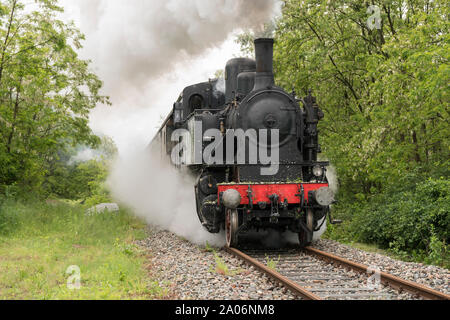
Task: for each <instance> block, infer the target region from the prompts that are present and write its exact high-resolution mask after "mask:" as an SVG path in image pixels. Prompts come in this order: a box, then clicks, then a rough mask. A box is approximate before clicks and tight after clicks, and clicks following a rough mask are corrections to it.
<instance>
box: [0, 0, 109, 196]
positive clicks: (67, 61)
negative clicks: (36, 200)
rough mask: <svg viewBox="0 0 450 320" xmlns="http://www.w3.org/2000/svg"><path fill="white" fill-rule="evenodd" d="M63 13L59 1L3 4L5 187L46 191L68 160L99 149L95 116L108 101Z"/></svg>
mask: <svg viewBox="0 0 450 320" xmlns="http://www.w3.org/2000/svg"><path fill="white" fill-rule="evenodd" d="M61 11H62V8H60V7H59V6H58V5H57V1H56V0H37V1H35V3H27V4H25V2H22V1H19V0H5V1H1V2H0V185H3V186H9V185H13V184H17V185H19V186H20V187H21V188H25V189H28V190H32V191H36V190H37V191H40V186H41V185H42V183H43V182H44V180H45V178H46V177H47V176H48V173H49V170H50V169H51V168H50V165H51V164H52V163H54V162H55V161H57V160H58V159H59V155H60V153H61V152H62V153H65V152H66V151H67V149H68V148H70V147H75V146H77V145H87V146H90V147H95V146H97V145H98V144H99V143H100V139H99V138H98V137H97V136H95V135H94V134H93V133H92V132H91V129H90V128H89V126H88V116H89V112H90V110H91V109H92V108H94V107H95V106H96V105H97V103H108V99H107V98H106V97H104V96H101V95H100V89H101V87H102V82H101V81H100V80H99V79H98V78H97V76H96V75H94V74H93V73H91V72H90V71H89V61H84V60H81V59H79V58H78V55H77V53H76V50H78V49H80V48H81V41H82V40H83V38H84V36H83V35H82V34H81V33H80V32H79V31H78V30H77V29H76V28H75V27H74V25H73V24H65V23H63V22H62V21H60V20H58V19H57V15H58V14H59V13H60V12H61Z"/></svg>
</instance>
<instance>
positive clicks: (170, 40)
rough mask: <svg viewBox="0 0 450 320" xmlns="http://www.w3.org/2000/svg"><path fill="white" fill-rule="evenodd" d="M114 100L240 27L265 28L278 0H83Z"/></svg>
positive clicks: (95, 55)
mask: <svg viewBox="0 0 450 320" xmlns="http://www.w3.org/2000/svg"><path fill="white" fill-rule="evenodd" d="M78 2H79V3H78V5H79V6H80V8H81V13H82V20H83V25H84V26H86V29H87V33H88V35H89V37H88V39H87V41H88V44H87V47H88V48H90V49H89V57H91V58H92V59H93V60H94V61H95V62H96V64H97V65H98V66H99V71H100V75H101V77H102V78H103V79H106V81H105V92H106V93H113V95H112V98H113V102H115V101H118V100H119V99H124V98H127V97H129V96H130V93H131V94H132V95H133V94H136V93H137V92H136V91H139V90H143V89H145V88H146V85H148V83H149V81H150V82H151V81H152V80H154V79H155V78H157V77H159V76H161V75H162V74H166V73H167V72H169V71H170V70H171V69H172V68H173V67H174V66H175V65H176V64H177V63H180V62H182V61H183V62H186V60H187V59H188V58H192V57H195V56H198V55H200V54H202V53H204V52H205V50H206V49H208V48H212V47H215V46H218V45H220V44H221V43H222V42H223V41H224V40H225V39H227V37H228V36H229V34H230V33H231V32H233V31H235V30H237V29H243V28H248V29H255V30H258V29H261V27H262V26H263V25H264V23H266V22H268V21H270V20H271V18H272V17H273V15H274V11H275V9H276V7H277V1H276V0H207V1H205V0H168V1H164V0H133V1H128V0H127V1H125V0H113V1H111V0H78ZM224 63H225V62H224Z"/></svg>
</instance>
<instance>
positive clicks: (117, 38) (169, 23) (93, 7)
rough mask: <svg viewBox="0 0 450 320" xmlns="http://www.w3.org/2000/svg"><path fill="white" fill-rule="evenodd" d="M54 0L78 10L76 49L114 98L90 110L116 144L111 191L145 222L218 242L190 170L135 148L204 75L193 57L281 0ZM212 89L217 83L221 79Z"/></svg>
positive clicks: (273, 11) (266, 17)
mask: <svg viewBox="0 0 450 320" xmlns="http://www.w3.org/2000/svg"><path fill="white" fill-rule="evenodd" d="M61 1H62V3H63V4H64V6H65V7H66V9H68V10H72V11H73V12H72V15H76V12H78V18H75V17H73V16H72V19H74V18H75V19H78V20H80V22H81V26H82V31H83V32H84V33H85V34H86V35H87V37H86V42H85V49H84V51H83V52H82V56H83V57H86V58H89V59H91V60H92V61H93V66H94V71H95V72H96V73H97V74H98V75H99V76H100V78H101V79H102V80H103V81H104V89H103V93H104V94H105V95H108V96H110V97H111V101H112V103H113V108H108V107H105V106H103V107H99V108H97V109H96V110H95V111H94V112H93V113H92V114H91V124H92V127H93V129H94V130H95V131H96V132H101V133H102V134H106V135H108V136H112V137H113V138H114V140H115V141H116V143H117V144H118V147H119V150H120V152H121V158H120V159H119V160H118V161H117V163H116V165H115V168H114V170H113V173H112V174H111V177H110V179H109V184H110V186H111V189H112V192H113V195H114V196H115V198H116V199H117V200H119V201H121V202H123V203H125V204H127V205H129V206H131V207H133V208H134V209H135V210H136V212H137V214H138V215H140V216H141V217H143V218H145V219H146V221H147V222H149V223H150V224H152V225H155V226H159V227H161V228H164V229H167V230H170V231H172V232H175V233H177V234H178V235H180V236H183V237H185V238H187V239H189V240H191V241H193V242H196V243H202V244H204V241H205V240H207V241H209V242H210V243H211V244H215V245H223V236H213V235H210V234H208V233H207V232H206V231H204V229H203V227H202V226H201V225H200V222H199V221H198V218H197V214H196V208H195V199H194V188H193V178H192V177H189V176H187V175H179V174H178V173H177V172H176V171H175V170H174V169H173V168H171V167H168V166H167V165H166V164H162V163H161V162H160V161H159V160H158V159H154V158H152V157H151V156H150V155H148V154H146V153H145V152H136V150H139V149H144V148H145V145H146V144H148V143H149V142H150V140H151V138H152V137H153V135H154V134H155V133H156V130H157V129H156V128H157V127H158V126H159V124H160V122H161V117H165V116H166V115H167V114H168V113H169V112H170V109H171V106H172V104H173V102H174V101H175V100H176V99H177V98H178V97H177V96H176V94H178V93H179V91H181V89H182V88H183V87H185V86H188V85H191V84H194V83H195V82H199V81H205V80H207V76H206V77H204V76H202V75H200V74H199V72H198V71H197V70H195V68H197V67H196V64H195V61H194V60H195V58H197V57H200V56H202V55H204V54H205V53H206V52H207V51H208V50H210V49H213V48H217V47H218V46H220V45H222V44H223V43H224V41H225V40H227V39H228V38H229V36H230V34H232V33H233V32H235V31H237V30H240V29H253V30H255V31H256V32H258V31H260V30H262V27H263V25H264V24H265V23H267V22H269V21H270V20H271V19H272V18H273V17H275V16H276V15H278V14H279V13H280V11H279V9H280V2H279V1H278V0H133V1H129V0H77V1H75V2H74V1H73V0H61ZM77 10H78V11H77ZM69 16H70V14H69ZM228 58H231V53H230V56H226V57H223V61H221V62H220V64H221V65H220V67H216V66H213V68H216V69H215V70H208V72H211V73H210V75H212V74H214V72H215V71H217V69H219V68H222V67H223V66H224V65H225V62H226V59H228ZM221 60H222V59H221ZM205 63H207V62H206V61H205ZM205 63H204V64H205ZM192 66H194V67H192ZM190 68H191V69H190ZM193 68H194V69H193ZM204 69H205V68H203V72H205V70H204ZM174 70H177V73H173V72H174ZM180 70H181V71H180ZM180 72H182V73H183V77H182V79H181V81H180ZM195 77H197V78H195ZM198 78H201V79H198ZM184 82H186V83H184ZM216 90H224V88H223V82H220V83H219V84H218V87H217V88H216Z"/></svg>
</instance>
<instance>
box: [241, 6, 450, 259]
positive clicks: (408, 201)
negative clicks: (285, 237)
mask: <svg viewBox="0 0 450 320" xmlns="http://www.w3.org/2000/svg"><path fill="white" fill-rule="evenodd" d="M284 2H285V5H284V8H283V17H282V18H281V19H280V20H279V21H278V22H277V28H276V31H275V38H276V46H275V65H274V68H275V74H276V77H277V84H279V85H281V86H282V87H284V88H285V89H286V90H287V91H288V92H290V91H291V90H292V88H295V90H296V92H297V93H298V95H299V96H305V95H306V94H307V93H308V90H309V89H313V93H314V95H315V96H317V97H318V102H319V104H320V106H321V108H322V109H323V110H324V111H325V114H326V117H325V119H324V121H322V123H321V142H322V145H323V150H324V152H325V157H326V158H328V159H329V160H331V162H332V163H333V165H334V166H335V168H336V171H337V175H338V180H339V181H338V182H339V186H340V192H339V193H340V196H339V197H340V205H339V206H337V207H336V208H335V211H336V212H335V215H337V216H338V217H340V218H343V219H344V220H346V221H347V224H346V225H345V226H344V227H332V231H331V232H330V233H331V235H332V236H334V237H336V238H339V239H345V240H349V241H352V240H359V241H365V242H371V243H377V244H379V245H381V246H383V247H391V248H392V249H393V250H398V251H408V252H413V251H414V250H416V252H419V251H421V252H422V253H421V254H423V252H425V253H426V254H431V253H432V252H441V253H442V252H444V251H445V250H444V251H442V250H440V251H439V247H442V246H443V247H446V244H448V239H449V238H448V230H450V226H449V225H448V220H449V207H448V204H449V200H450V199H449V198H448V195H447V193H445V188H447V190H448V187H449V179H448V177H449V171H448V168H449V161H448V159H449V158H450V157H449V156H450V154H449V151H450V145H449V141H450V139H449V136H450V128H449V121H448V119H449V100H450V99H449V98H450V97H449V92H450V90H449V87H448V84H449V83H450V68H449V58H450V56H449V55H450V48H449V40H450V38H449V19H448V11H449V6H448V1H444V0H436V1H428V0H413V1H402V0H400V1H399V0H387V1H386V0H374V1H371V2H370V3H368V2H367V1H362V0H355V1H344V0H337V1H325V0H285V1H284ZM369 6H376V7H377V8H378V9H379V11H380V18H381V20H380V24H379V28H378V27H376V28H373V26H372V25H371V24H370V23H368V22H369V21H370V19H371V15H372V14H373V13H374V12H373V10H368V9H369ZM252 39H253V35H252V34H249V33H247V34H244V35H242V36H240V37H239V38H238V40H237V41H238V42H239V43H240V44H241V46H242V48H243V51H244V53H248V52H249V44H250V43H251V40H252ZM440 177H443V178H442V179H441V178H440ZM439 244H441V245H439ZM430 252H431V253H430ZM443 254H447V255H448V253H446V251H445V252H444V253H443ZM434 261H436V259H434Z"/></svg>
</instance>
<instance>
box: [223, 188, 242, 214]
mask: <svg viewBox="0 0 450 320" xmlns="http://www.w3.org/2000/svg"><path fill="white" fill-rule="evenodd" d="M241 200H242V198H241V194H240V193H239V192H238V191H237V190H234V189H229V190H227V191H225V192H224V193H223V195H222V201H223V205H224V206H225V207H227V208H228V209H232V210H234V209H237V207H239V205H240V204H241Z"/></svg>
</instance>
